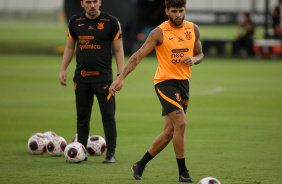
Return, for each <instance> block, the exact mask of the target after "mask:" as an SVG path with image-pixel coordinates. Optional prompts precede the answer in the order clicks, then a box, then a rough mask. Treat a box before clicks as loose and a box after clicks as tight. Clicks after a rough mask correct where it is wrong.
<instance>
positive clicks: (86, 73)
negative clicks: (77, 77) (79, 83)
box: [80, 70, 100, 77]
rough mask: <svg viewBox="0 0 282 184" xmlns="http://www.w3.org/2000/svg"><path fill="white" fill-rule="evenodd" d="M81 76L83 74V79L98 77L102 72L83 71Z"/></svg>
mask: <svg viewBox="0 0 282 184" xmlns="http://www.w3.org/2000/svg"><path fill="white" fill-rule="evenodd" d="M80 74H81V76H82V77H86V76H97V75H100V72H99V71H85V70H82V71H81V72H80Z"/></svg>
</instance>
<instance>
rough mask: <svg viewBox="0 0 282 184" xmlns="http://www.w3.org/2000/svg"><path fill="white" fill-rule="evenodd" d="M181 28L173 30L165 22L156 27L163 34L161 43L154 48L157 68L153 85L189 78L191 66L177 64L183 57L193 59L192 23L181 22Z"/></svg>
mask: <svg viewBox="0 0 282 184" xmlns="http://www.w3.org/2000/svg"><path fill="white" fill-rule="evenodd" d="M183 23H184V25H183V27H182V28H173V27H171V26H170V24H169V22H168V21H166V22H164V23H162V24H161V25H159V26H158V27H159V28H160V29H162V32H163V43H162V44H161V45H159V46H156V47H155V49H156V54H157V58H158V61H159V66H158V69H157V72H156V74H155V77H154V84H157V83H159V82H162V81H166V80H171V79H177V80H185V79H189V78H190V76H191V66H189V67H188V66H187V65H186V64H185V63H179V60H180V59H181V58H183V57H193V53H194V44H195V38H196V37H195V31H194V24H193V23H192V22H188V21H185V20H184V21H183Z"/></svg>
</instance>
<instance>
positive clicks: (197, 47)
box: [194, 40, 203, 54]
mask: <svg viewBox="0 0 282 184" xmlns="http://www.w3.org/2000/svg"><path fill="white" fill-rule="evenodd" d="M202 52H203V51H202V44H201V42H200V40H198V41H196V43H195V46H194V53H195V54H199V53H202Z"/></svg>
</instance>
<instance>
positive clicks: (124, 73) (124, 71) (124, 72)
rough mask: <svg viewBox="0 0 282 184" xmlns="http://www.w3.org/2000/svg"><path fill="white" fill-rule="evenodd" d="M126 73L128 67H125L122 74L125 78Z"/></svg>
mask: <svg viewBox="0 0 282 184" xmlns="http://www.w3.org/2000/svg"><path fill="white" fill-rule="evenodd" d="M126 71H127V67H124V69H123V71H122V72H121V73H122V75H123V76H125V77H126Z"/></svg>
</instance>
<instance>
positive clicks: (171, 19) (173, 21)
mask: <svg viewBox="0 0 282 184" xmlns="http://www.w3.org/2000/svg"><path fill="white" fill-rule="evenodd" d="M168 18H169V20H170V21H171V22H172V23H173V24H174V25H176V26H180V25H181V24H182V23H183V20H184V18H185V16H184V17H183V18H182V19H181V21H180V22H179V23H177V22H176V21H175V20H173V18H172V17H170V16H168Z"/></svg>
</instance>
